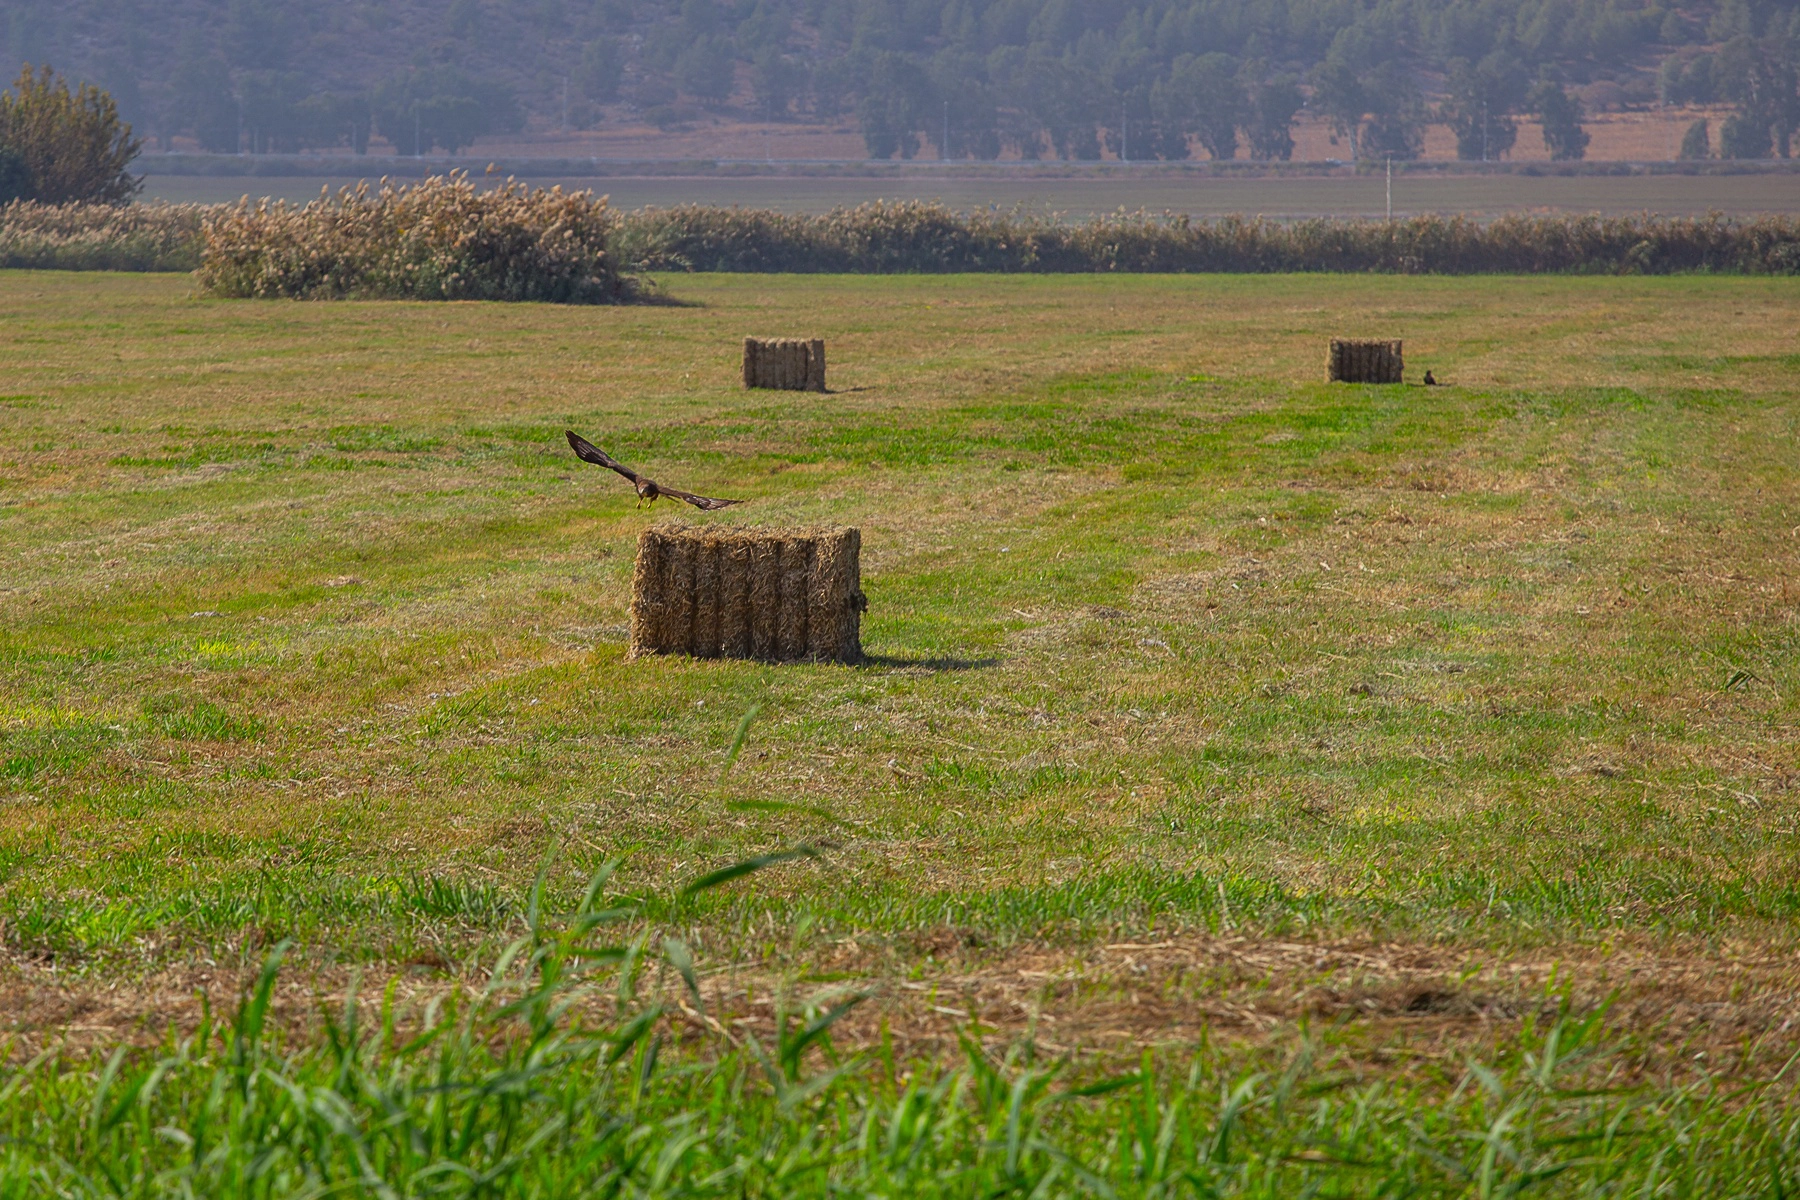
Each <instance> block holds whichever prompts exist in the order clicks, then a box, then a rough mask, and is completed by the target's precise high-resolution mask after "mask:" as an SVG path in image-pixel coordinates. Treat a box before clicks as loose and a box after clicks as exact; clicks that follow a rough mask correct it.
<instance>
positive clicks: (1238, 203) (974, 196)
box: [144, 160, 1800, 219]
mask: <svg viewBox="0 0 1800 1200" xmlns="http://www.w3.org/2000/svg"><path fill="white" fill-rule="evenodd" d="M471 162H472V164H473V166H474V167H475V168H476V170H475V172H474V173H475V174H477V175H479V174H480V167H481V166H482V165H483V164H481V163H475V162H474V161H473V160H471ZM354 182H355V180H352V179H344V178H331V179H326V178H322V177H319V178H294V179H287V178H211V177H202V176H177V175H154V176H151V177H150V179H149V183H148V185H147V186H146V187H145V189H144V196H145V198H147V199H162V200H171V201H204V202H219V201H235V200H237V199H238V198H239V197H240V196H243V195H245V194H246V193H248V194H249V195H251V196H253V197H256V196H265V195H267V196H274V197H279V198H285V199H289V200H310V199H312V198H314V197H316V196H317V195H318V194H319V189H320V188H321V187H322V186H330V187H332V188H334V189H335V188H338V187H342V186H344V185H345V184H348V183H354ZM529 182H531V183H534V184H539V185H543V186H549V185H551V184H562V185H563V186H564V187H569V188H581V189H590V188H591V189H593V190H594V191H596V192H602V193H607V194H609V195H611V196H612V199H613V202H614V203H615V204H617V205H619V206H620V207H623V208H637V207H640V206H642V205H646V204H656V205H671V204H736V205H742V206H745V207H753V208H776V209H785V210H789V211H796V212H823V211H825V210H827V209H829V208H831V207H833V206H835V205H840V204H841V205H852V204H858V203H861V202H862V201H865V200H875V199H887V200H897V199H908V200H910V199H917V200H941V201H942V202H944V203H945V204H948V205H950V206H952V207H954V208H959V209H968V208H983V207H988V206H998V207H1001V208H1011V207H1013V206H1015V205H1023V206H1025V207H1027V208H1034V209H1049V210H1054V211H1059V212H1066V213H1068V214H1069V215H1070V216H1071V217H1073V218H1078V219H1079V218H1085V217H1090V216H1093V215H1094V214H1096V213H1102V212H1111V211H1114V210H1116V209H1119V208H1121V207H1122V208H1126V209H1139V208H1143V209H1150V210H1152V211H1162V210H1165V209H1167V210H1171V211H1175V212H1186V213H1195V214H1222V213H1264V214H1269V215H1286V216H1379V215H1381V214H1382V213H1384V212H1385V211H1386V192H1385V184H1384V182H1383V181H1382V180H1380V179H1371V178H1351V177H1347V176H1346V177H1342V178H1316V179H1293V180H1274V179H1244V180H1237V179H1203V180H1175V179H1169V178H1163V177H1147V178H1144V179H1141V180H1123V181H1121V180H1111V179H1107V180H1085V179H1039V180H1018V181H1007V180H994V181H990V180H970V179H943V178H938V179H933V178H930V177H926V176H921V177H919V178H903V179H899V180H872V179H838V180H834V179H774V178H744V179H711V178H707V179H532V180H530V181H529ZM1712 210H1718V211H1720V212H1727V213H1741V214H1751V213H1792V212H1800V174H1790V175H1741V176H1729V177H1703V176H1622V177H1602V178H1596V177H1575V178H1554V177H1540V178H1530V177H1524V176H1497V177H1488V178H1475V177H1468V176H1464V177H1451V178H1418V179H1409V178H1407V177H1405V176H1404V175H1402V176H1400V177H1398V178H1396V180H1395V182H1394V211H1395V213H1396V214H1408V213H1426V212H1441V213H1468V214H1470V215H1475V216H1496V215H1499V214H1501V213H1507V212H1604V213H1634V212H1645V211H1648V212H1657V213H1669V214H1684V213H1705V212H1708V211H1712Z"/></svg>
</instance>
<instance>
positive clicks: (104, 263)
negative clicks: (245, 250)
mask: <svg viewBox="0 0 1800 1200" xmlns="http://www.w3.org/2000/svg"><path fill="white" fill-rule="evenodd" d="M209 211H211V210H210V209H209V208H208V207H207V206H203V205H198V204H132V205H113V204H32V203H29V202H27V201H24V200H15V201H13V202H12V203H11V204H7V205H3V206H0V267H11V268H15V269H17V268H24V269H39V270H57V271H191V270H193V269H194V268H195V267H197V266H199V265H200V223H201V221H202V220H203V218H204V217H205V215H206V214H207V213H208V212H209Z"/></svg>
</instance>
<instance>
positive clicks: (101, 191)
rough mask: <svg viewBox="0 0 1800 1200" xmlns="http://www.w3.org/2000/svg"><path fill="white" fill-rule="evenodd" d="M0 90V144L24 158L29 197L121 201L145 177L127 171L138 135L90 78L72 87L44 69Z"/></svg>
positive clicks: (51, 201)
mask: <svg viewBox="0 0 1800 1200" xmlns="http://www.w3.org/2000/svg"><path fill="white" fill-rule="evenodd" d="M13 89H14V90H13V91H11V92H3V93H0V147H5V148H8V149H10V150H11V151H12V153H13V154H14V155H15V156H16V157H17V158H18V160H19V161H21V162H23V163H24V169H25V176H26V178H27V179H28V181H29V182H28V184H27V186H26V188H25V189H24V191H23V196H24V198H26V199H31V200H37V201H39V202H41V203H44V204H69V203H75V202H86V203H93V204H122V203H124V202H125V201H127V200H129V199H131V198H132V197H133V196H135V195H137V192H138V189H139V188H141V187H142V186H143V180H142V179H140V178H138V177H137V176H134V175H132V174H131V173H130V172H129V171H127V170H126V167H127V166H128V165H129V164H130V162H131V160H132V159H134V158H136V157H137V153H138V146H139V141H138V139H137V138H135V137H133V136H131V126H129V125H127V124H125V122H123V121H121V120H120V119H119V109H118V106H117V105H115V104H114V103H113V99H112V97H111V96H109V95H107V94H106V93H105V92H103V91H101V90H100V89H99V88H97V87H95V86H93V85H92V84H87V83H84V84H82V85H81V86H80V88H79V89H77V90H76V91H73V92H71V91H70V90H69V85H68V83H67V82H66V81H65V80H63V79H62V78H61V77H60V76H58V75H57V74H56V73H55V72H54V71H52V70H51V69H50V68H49V67H47V66H46V67H45V68H44V69H43V71H42V72H41V73H33V71H32V69H31V68H30V67H29V66H27V67H26V68H25V69H24V70H23V71H21V72H20V73H19V78H18V80H17V81H16V82H15V83H14V84H13Z"/></svg>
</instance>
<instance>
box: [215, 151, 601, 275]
mask: <svg viewBox="0 0 1800 1200" xmlns="http://www.w3.org/2000/svg"><path fill="white" fill-rule="evenodd" d="M612 224H613V218H612V214H611V212H610V210H609V209H608V208H607V206H606V202H605V200H603V199H595V198H594V197H593V196H591V195H589V194H588V193H586V192H572V193H565V192H564V191H563V190H562V189H561V188H551V189H549V190H544V189H531V188H527V187H524V186H523V185H520V184H515V183H513V182H512V181H510V180H509V181H508V182H507V183H505V184H504V185H502V186H500V187H498V188H495V189H493V190H491V191H483V190H480V189H478V188H476V187H475V186H474V185H473V184H472V183H470V182H469V180H468V178H467V176H466V175H463V174H456V175H452V176H450V177H448V178H445V177H433V178H431V179H427V180H424V181H423V182H421V183H417V184H412V185H402V186H398V187H396V186H394V185H392V184H389V183H387V182H385V181H384V182H383V183H382V185H381V187H380V188H379V189H374V190H372V189H370V188H369V186H368V185H367V184H366V183H365V184H362V185H359V186H358V187H356V188H355V189H350V188H345V189H344V190H343V191H340V192H339V193H338V194H337V195H336V196H321V197H320V198H319V199H317V200H314V201H313V202H312V203H310V204H307V205H304V206H293V205H289V204H287V203H285V202H283V201H275V202H270V201H268V200H264V201H261V202H260V203H258V204H256V205H254V206H253V205H251V204H250V203H249V202H248V201H247V200H246V201H244V202H243V203H240V204H239V205H237V206H236V207H235V208H229V209H223V210H220V209H215V210H213V211H212V212H210V213H209V214H208V215H207V217H206V218H205V220H204V221H203V222H202V231H203V236H204V239H205V244H204V248H203V250H202V252H201V257H200V269H199V272H198V278H199V281H200V286H201V289H202V290H203V291H206V292H211V293H212V294H214V295H219V296H258V297H276V296H282V297H289V298H292V299H297V300H334V299H341V298H345V297H369V298H386V299H405V300H542V301H552V302H557V303H564V304H603V303H609V302H614V301H618V300H621V299H624V298H626V295H627V292H628V290H629V289H628V287H627V280H626V279H625V278H624V277H622V276H621V275H620V274H619V272H618V271H617V270H615V269H614V267H613V260H612V258H611V256H610V255H609V254H608V251H607V236H608V233H609V232H610V230H611V228H612Z"/></svg>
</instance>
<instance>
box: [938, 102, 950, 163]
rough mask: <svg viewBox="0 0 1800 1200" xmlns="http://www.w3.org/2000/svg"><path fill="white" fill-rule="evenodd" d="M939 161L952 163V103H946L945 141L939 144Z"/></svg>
mask: <svg viewBox="0 0 1800 1200" xmlns="http://www.w3.org/2000/svg"><path fill="white" fill-rule="evenodd" d="M938 161H939V162H949V161H950V102H949V101H948V100H946V101H944V140H943V141H941V142H939V143H938Z"/></svg>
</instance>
